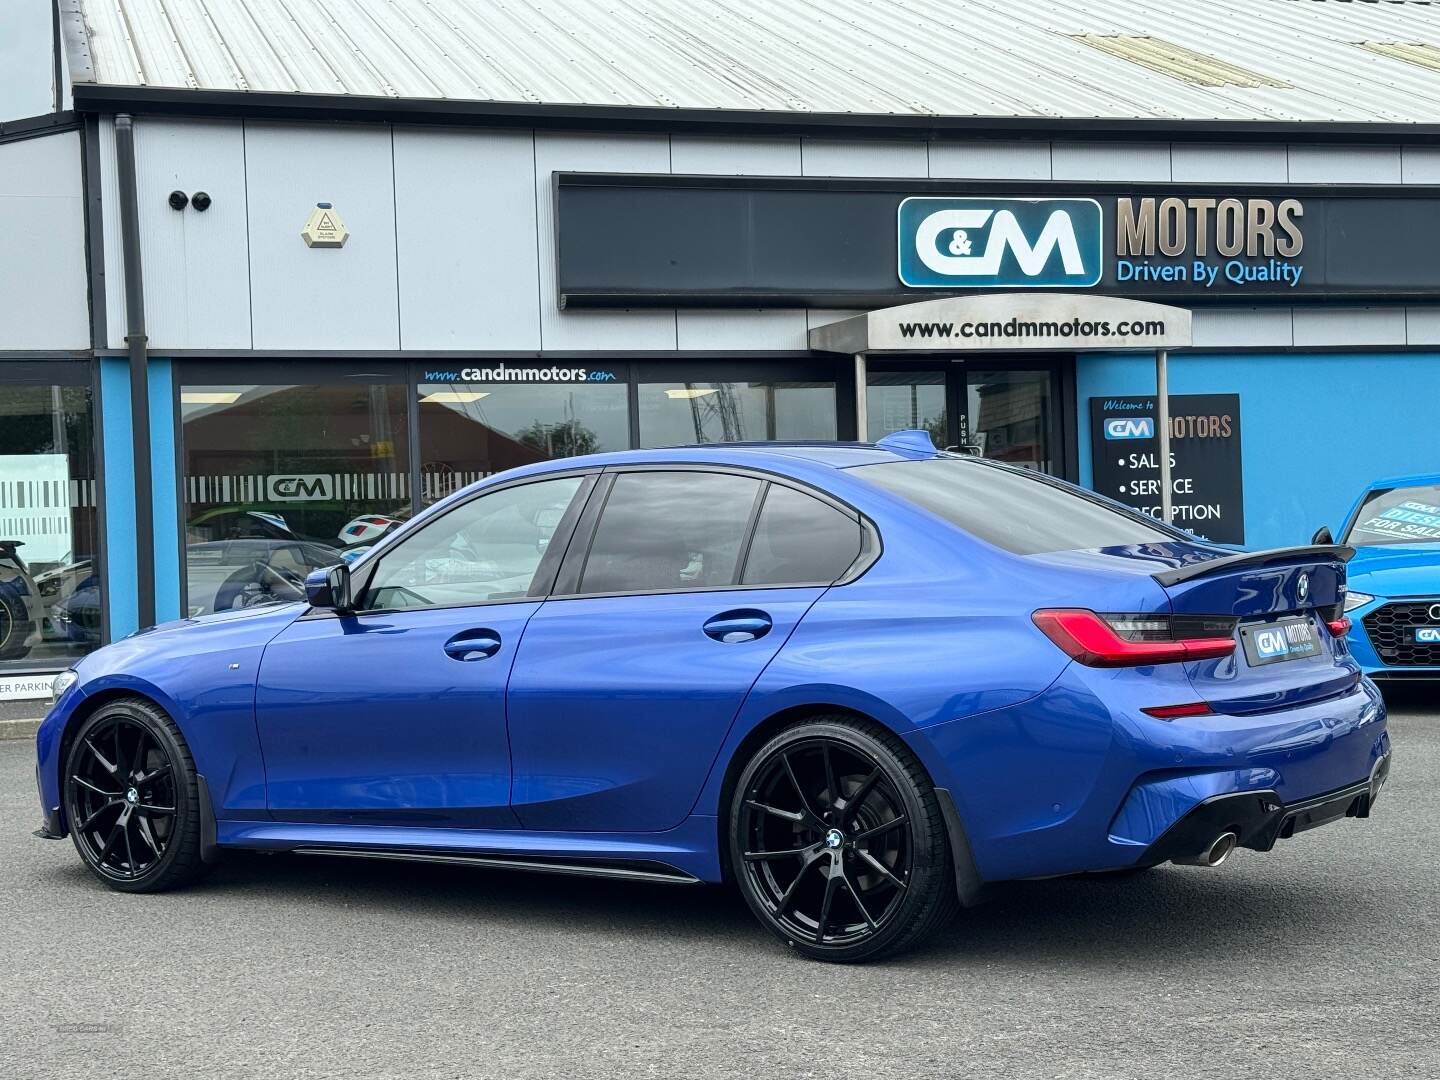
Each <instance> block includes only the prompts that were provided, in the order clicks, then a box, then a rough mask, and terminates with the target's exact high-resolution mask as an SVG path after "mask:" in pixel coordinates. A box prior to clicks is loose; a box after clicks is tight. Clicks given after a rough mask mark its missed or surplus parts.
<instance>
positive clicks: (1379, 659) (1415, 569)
mask: <svg viewBox="0 0 1440 1080" xmlns="http://www.w3.org/2000/svg"><path fill="white" fill-rule="evenodd" d="M1341 537H1342V540H1343V542H1344V543H1345V544H1347V545H1349V546H1350V547H1353V548H1354V549H1355V557H1354V559H1353V560H1351V562H1350V566H1349V592H1348V593H1347V594H1346V596H1345V612H1346V614H1347V615H1348V616H1349V617H1350V619H1351V620H1352V623H1353V625H1352V626H1351V629H1350V636H1349V641H1350V652H1351V654H1352V655H1353V656H1354V657H1355V659H1356V660H1357V661H1359V663H1360V667H1361V668H1362V669H1363V670H1364V671H1365V673H1366V674H1367V675H1369V676H1371V677H1372V678H1376V679H1387V680H1401V679H1440V473H1431V474H1429V475H1427V476H1395V477H1391V478H1389V479H1386V480H1376V481H1375V482H1374V483H1373V484H1371V485H1370V486H1369V487H1368V488H1366V489H1365V490H1364V491H1363V492H1361V493H1360V497H1359V498H1358V499H1356V500H1355V505H1354V506H1352V507H1351V508H1350V512H1349V513H1348V514H1346V515H1345V528H1344V530H1343V532H1342V533H1341ZM1316 539H1318V540H1328V539H1329V530H1328V529H1322V530H1321V531H1320V532H1319V533H1317V534H1316Z"/></svg>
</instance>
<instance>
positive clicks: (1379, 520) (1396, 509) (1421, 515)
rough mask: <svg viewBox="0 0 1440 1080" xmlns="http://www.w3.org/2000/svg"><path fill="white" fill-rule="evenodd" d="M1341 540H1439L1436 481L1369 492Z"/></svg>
mask: <svg viewBox="0 0 1440 1080" xmlns="http://www.w3.org/2000/svg"><path fill="white" fill-rule="evenodd" d="M1345 543H1347V544H1360V545H1366V544H1435V543H1440V484H1416V485H1413V486H1411V487H1398V488H1386V489H1383V490H1377V491H1372V492H1370V494H1368V495H1366V496H1365V502H1364V503H1362V504H1361V506H1360V511H1359V513H1357V514H1356V515H1355V522H1354V524H1352V525H1351V526H1350V532H1349V533H1348V534H1347V535H1346V537H1345Z"/></svg>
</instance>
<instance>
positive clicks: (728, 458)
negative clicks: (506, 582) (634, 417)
mask: <svg viewBox="0 0 1440 1080" xmlns="http://www.w3.org/2000/svg"><path fill="white" fill-rule="evenodd" d="M937 455H938V451H933V450H932V451H930V452H928V453H926V452H922V451H909V450H905V449H902V450H899V451H898V452H897V450H894V449H890V448H888V447H884V446H874V445H871V444H868V443H843V442H788V443H787V442H765V443H758V442H757V443H704V444H701V445H690V446H667V447H659V448H656V449H653V450H616V451H612V452H610V453H606V454H587V455H585V456H583V457H573V458H563V459H557V460H554V461H547V462H543V463H541V464H540V465H537V466H530V467H529V468H530V469H535V470H536V471H540V470H542V469H543V471H547V472H548V471H552V470H556V469H576V468H589V467H594V466H601V465H650V464H654V465H660V464H667V463H671V464H673V463H694V464H715V465H740V466H744V465H751V466H754V467H757V468H771V469H775V470H776V471H780V472H786V471H789V470H790V469H793V468H795V467H796V466H799V467H801V468H804V467H805V466H810V467H815V466H820V467H824V468H831V469H851V468H855V467H856V466H859V465H879V464H882V463H884V462H890V461H914V460H916V459H917V458H923V457H934V456H937Z"/></svg>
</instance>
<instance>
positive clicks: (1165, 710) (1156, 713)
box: [1140, 701, 1215, 720]
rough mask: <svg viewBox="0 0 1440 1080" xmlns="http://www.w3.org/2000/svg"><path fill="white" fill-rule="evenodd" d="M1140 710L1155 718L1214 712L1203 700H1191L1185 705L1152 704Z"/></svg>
mask: <svg viewBox="0 0 1440 1080" xmlns="http://www.w3.org/2000/svg"><path fill="white" fill-rule="evenodd" d="M1140 711H1141V712H1143V713H1144V714H1145V715H1146V716H1153V717H1155V719H1156V720H1179V719H1180V718H1181V717H1184V716H1211V715H1213V714H1214V712H1215V710H1214V709H1212V708H1210V706H1209V705H1208V704H1206V703H1205V702H1203V701H1192V702H1190V703H1189V704H1186V705H1152V706H1150V708H1148V709H1141V710H1140Z"/></svg>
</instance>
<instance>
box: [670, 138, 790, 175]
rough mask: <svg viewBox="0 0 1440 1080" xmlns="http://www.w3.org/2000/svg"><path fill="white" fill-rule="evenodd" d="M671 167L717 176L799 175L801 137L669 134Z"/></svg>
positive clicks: (678, 170) (675, 170) (682, 170)
mask: <svg viewBox="0 0 1440 1080" xmlns="http://www.w3.org/2000/svg"><path fill="white" fill-rule="evenodd" d="M670 171H671V172H674V173H714V174H716V175H717V176H799V175H800V140H799V139H798V138H794V139H728V138H714V137H709V136H704V135H672V136H670Z"/></svg>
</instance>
